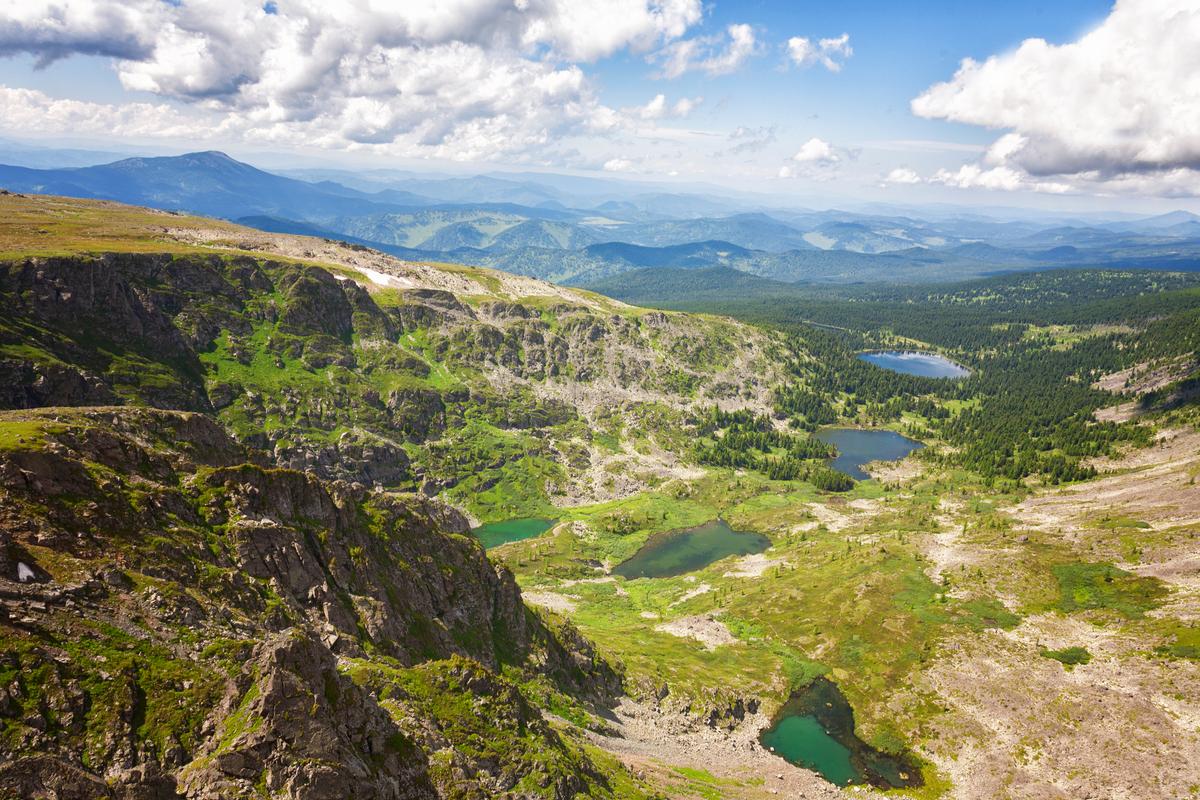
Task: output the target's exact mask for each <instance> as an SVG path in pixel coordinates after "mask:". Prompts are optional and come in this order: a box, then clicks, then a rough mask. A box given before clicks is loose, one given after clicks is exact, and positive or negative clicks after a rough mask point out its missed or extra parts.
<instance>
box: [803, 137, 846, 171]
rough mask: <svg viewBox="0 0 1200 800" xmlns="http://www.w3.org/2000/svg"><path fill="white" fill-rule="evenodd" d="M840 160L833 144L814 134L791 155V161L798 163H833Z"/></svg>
mask: <svg viewBox="0 0 1200 800" xmlns="http://www.w3.org/2000/svg"><path fill="white" fill-rule="evenodd" d="M841 160H842V157H841V156H840V155H839V154H838V153H837V151H836V150H834V148H833V145H831V144H830V143H829V142H827V141H825V140H824V139H818V138H817V137H815V136H814V137H813V138H811V139H809V140H808V141H807V142H805V143H804V144H802V145H801V146H800V149H799V150H797V151H796V155H794V156H792V161H795V162H797V163H800V164H835V163H837V162H838V161H841Z"/></svg>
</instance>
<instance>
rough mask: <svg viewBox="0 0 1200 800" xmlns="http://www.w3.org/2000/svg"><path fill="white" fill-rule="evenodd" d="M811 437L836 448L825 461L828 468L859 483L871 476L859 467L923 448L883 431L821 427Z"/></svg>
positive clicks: (894, 458) (907, 439)
mask: <svg viewBox="0 0 1200 800" xmlns="http://www.w3.org/2000/svg"><path fill="white" fill-rule="evenodd" d="M814 435H815V436H816V437H817V438H818V439H820V440H821V441H822V442H825V443H826V444H831V445H833V446H834V447H836V448H837V450H838V454H837V457H836V458H834V459H833V460H832V461H831V462H829V463H830V466H832V467H833V468H834V469H836V470H837V471H838V472H841V473H844V474H846V475H849V476H850V477H851V478H854V479H855V480H860V481H865V480H866V479H867V478H870V477H871V476H870V475H869V474H867V472H866V471H865V470H864V469H863V468H862V467H863V464H869V463H871V462H872V461H895V460H896V459H899V458H904V457H905V456H906V455H908V454H909V453H911V452H912V451H913V450H919V449H921V448H922V447H924V446H925V445H923V444H921V443H920V442H918V441H917V440H915V439H909V438H908V437H907V436H901V435H900V434H898V433H896V432H895V431H885V430H862V429H859V428H824V429H822V430H819V431H817V432H816V434H814Z"/></svg>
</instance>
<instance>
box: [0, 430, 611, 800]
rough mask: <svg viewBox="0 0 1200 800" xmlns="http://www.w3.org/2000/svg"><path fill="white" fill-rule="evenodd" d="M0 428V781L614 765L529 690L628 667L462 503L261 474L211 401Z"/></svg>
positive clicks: (494, 774)
mask: <svg viewBox="0 0 1200 800" xmlns="http://www.w3.org/2000/svg"><path fill="white" fill-rule="evenodd" d="M0 436H2V437H3V438H0V531H3V537H2V538H0V640H2V641H3V646H2V647H0V651H2V652H3V655H2V656H0V723H2V724H3V729H2V737H3V738H0V796H14V797H30V796H58V797H100V796H103V797H109V796H111V797H156V798H157V797H182V796H186V797H196V798H203V797H251V796H266V795H271V796H280V795H282V796H286V797H296V798H341V797H364V798H368V797H369V798H403V797H414V798H415V797H436V796H442V797H471V796H480V797H483V796H497V795H500V794H504V793H510V794H511V796H562V797H570V796H573V795H574V794H575V792H576V791H580V790H582V789H583V788H585V787H587V786H590V785H591V784H593V783H596V782H597V781H601V782H602V781H603V780H604V778H603V775H601V773H600V772H599V770H598V769H597V768H596V767H595V766H594V765H593V764H592V763H591V762H590V760H589V759H588V757H587V756H586V754H585V753H584V752H583V751H582V750H581V749H580V748H579V746H578V745H577V744H575V743H574V742H572V741H570V740H569V739H567V738H565V737H564V736H563V735H561V734H560V733H559V732H557V731H556V730H555V729H553V728H552V727H551V726H550V725H548V724H547V723H546V722H545V721H544V720H543V719H542V718H541V716H540V713H539V712H538V711H537V710H536V709H535V708H534V707H533V706H532V705H531V704H530V701H529V700H528V699H526V696H525V694H523V692H522V690H521V688H520V684H521V683H522V682H523V681H526V680H540V681H543V682H547V683H548V684H549V685H550V687H551V688H550V691H553V692H556V693H561V696H562V697H571V698H579V699H584V700H592V701H596V702H603V701H604V700H605V699H606V698H609V697H611V696H613V695H614V693H616V692H618V691H619V689H620V681H619V678H618V677H617V675H616V674H615V673H614V672H613V671H612V669H611V668H610V667H609V666H608V665H607V664H606V663H604V662H603V661H602V660H600V659H598V658H597V657H596V656H595V654H594V653H593V652H592V650H591V648H590V646H589V645H588V644H587V643H586V642H584V641H583V640H582V639H580V638H579V637H578V636H577V635H574V634H572V633H571V632H569V631H567V632H564V633H563V634H562V635H557V634H556V633H555V632H554V631H551V630H549V629H548V628H547V627H546V626H545V625H544V624H543V623H542V622H541V620H540V619H539V618H538V617H537V616H535V615H534V614H532V613H531V612H529V611H528V610H527V609H526V608H525V606H524V605H523V604H522V603H521V598H520V594H519V591H518V589H517V587H516V584H515V583H514V582H513V579H512V576H511V574H509V573H508V572H507V570H505V569H503V568H496V567H494V566H493V565H491V564H490V563H489V562H488V561H487V559H486V558H485V556H484V554H483V551H482V549H481V548H480V546H479V544H478V543H477V542H476V541H475V540H474V539H473V538H471V537H469V536H466V535H464V532H465V530H466V525H465V522H464V520H463V519H462V517H461V516H460V515H459V514H457V513H456V512H454V511H452V510H450V509H448V508H446V507H445V506H442V505H440V504H437V503H435V502H431V501H428V500H423V499H419V498H414V497H403V496H397V495H391V494H386V493H382V492H375V491H372V490H369V489H366V488H365V487H363V486H362V485H359V484H346V483H338V482H333V483H329V482H325V481H322V480H320V479H319V478H317V477H315V476H313V475H306V474H304V473H300V472H295V471H292V470H288V469H280V468H277V467H274V466H271V465H270V464H269V463H268V462H267V460H266V458H264V457H263V456H262V455H261V454H256V453H254V452H253V451H250V450H247V449H246V448H245V447H243V446H242V445H240V444H238V443H236V442H235V441H234V440H232V439H231V438H230V437H229V436H228V435H227V434H226V433H225V432H224V431H223V430H222V429H221V428H220V426H218V425H217V424H216V423H215V422H214V421H213V420H211V419H210V418H209V417H207V416H205V415H202V414H196V413H188V412H173V411H162V410H151V409H131V408H120V407H103V408H90V409H78V410H70V409H62V408H59V409H46V410H39V411H26V412H5V413H3V414H0ZM464 708H465V709H466V710H468V711H470V710H472V709H473V711H471V713H468V714H465V715H464ZM483 741H486V743H487V746H486V747H483V746H479V745H477V744H476V743H477V742H483ZM601 788H602V787H601Z"/></svg>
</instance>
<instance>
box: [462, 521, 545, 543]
mask: <svg viewBox="0 0 1200 800" xmlns="http://www.w3.org/2000/svg"><path fill="white" fill-rule="evenodd" d="M554 522H555V520H552V519H538V518H536V517H530V518H527V519H506V520H504V521H503V522H489V523H488V524H486V525H480V526H479V527H478V528H474V529H473V530H472V531H471V533H473V534H475V537H476V538H477V539H479V541H481V542H483V546H484V548H485V549H491V548H493V547H498V546H499V545H502V544H508V543H509V542H519V541H521V540H522V539H532V538H533V537H534V536H540V535H541V534H543V533H545V532H546V531H548V530H550V529H551V528H552V527H554Z"/></svg>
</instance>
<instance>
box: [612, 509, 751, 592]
mask: <svg viewBox="0 0 1200 800" xmlns="http://www.w3.org/2000/svg"><path fill="white" fill-rule="evenodd" d="M770 546H771V540H770V539H768V538H767V537H765V536H763V535H762V534H761V533H746V532H743V531H735V530H733V529H732V528H730V527H729V526H728V525H727V524H725V521H724V520H720V519H718V520H713V521H712V522H708V523H705V524H704V525H700V526H698V527H695V528H685V529H683V530H678V531H668V532H666V533H656V534H654V535H653V536H651V537H650V539H649V541H647V542H646V544H644V545H642V549H641V550H638V551H637V552H636V553H634V555H633V557H632V558H629V559H627V560H625V561H622V562H621V563H620V564H618V565H617V566H616V567H615V568H614V569H613V573H614V574H616V575H620V576H621V577H623V578H626V579H628V580H633V579H634V578H670V577H672V576H674V575H682V574H684V573H685V572H692V571H693V570H697V569H701V568H703V567H706V566H708V565H709V564H711V563H713V562H714V561H718V560H720V559H722V558H725V557H726V556H744V555H749V554H751V553H761V552H762V551H763V550H766V549H767V548H768V547H770Z"/></svg>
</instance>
